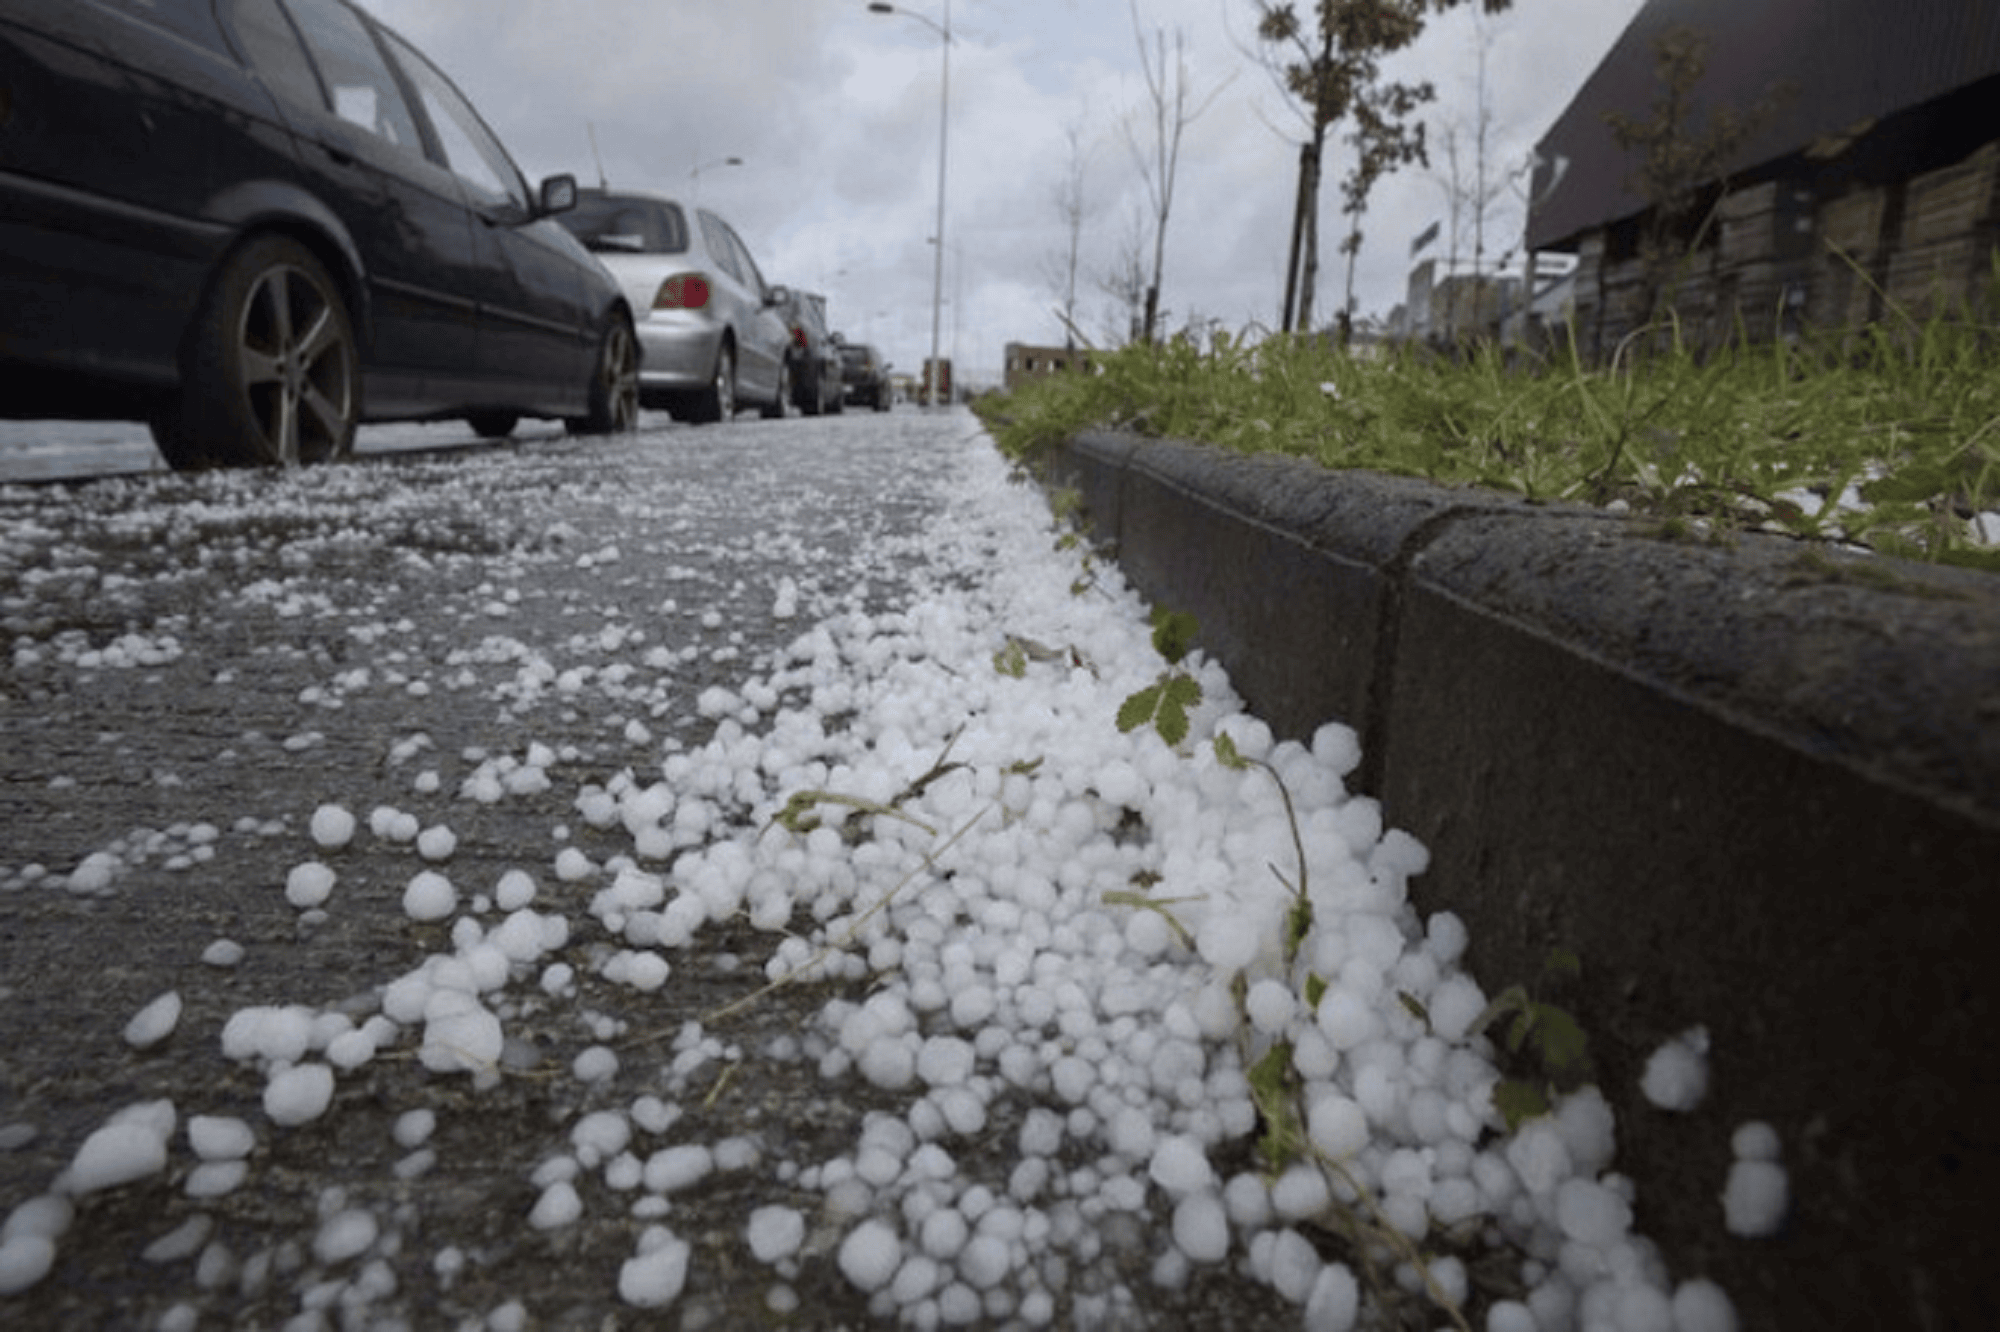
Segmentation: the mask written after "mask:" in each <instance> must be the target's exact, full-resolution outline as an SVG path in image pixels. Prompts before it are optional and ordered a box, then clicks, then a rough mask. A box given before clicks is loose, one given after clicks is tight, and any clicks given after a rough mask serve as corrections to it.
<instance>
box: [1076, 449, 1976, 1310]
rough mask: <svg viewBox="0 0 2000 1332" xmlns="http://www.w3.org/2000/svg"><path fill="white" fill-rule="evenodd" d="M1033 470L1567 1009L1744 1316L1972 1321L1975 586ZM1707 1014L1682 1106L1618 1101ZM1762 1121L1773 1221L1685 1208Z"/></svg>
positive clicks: (1513, 517)
mask: <svg viewBox="0 0 2000 1332" xmlns="http://www.w3.org/2000/svg"><path fill="white" fill-rule="evenodd" d="M1048 480H1049V482H1050V483H1051V484H1053V485H1057V486H1063V487H1068V488H1073V489H1075V490H1076V491H1078V492H1079V493H1080V495H1081V498H1082V501H1083V508H1084V522H1085V525H1086V528H1087V529H1088V530H1089V531H1090V532H1091V533H1092V534H1093V536H1094V537H1095V538H1096V539H1097V540H1098V541H1100V542H1101V543H1104V544H1105V545H1107V546H1108V547H1109V549H1110V550H1111V552H1112V553H1113V554H1114V556H1115V558H1116V560H1117V562H1118V565H1119V567H1120V568H1121V570H1122V571H1123V572H1124V574H1125V575H1126V577H1127V578H1128V579H1129V580H1130V581H1131V582H1132V583H1133V584H1134V585H1135V586H1136V587H1137V588H1138V589H1139V590H1140V592H1141V593H1142V594H1143V595H1145V596H1146V597H1147V598H1148V599H1150V600H1152V601H1153V602H1155V603H1156V604H1159V605H1163V606H1167V607H1170V608H1172V609H1174V610H1180V611H1187V612H1190V613H1192V614H1193V615H1195V616H1196V617H1197V619H1198V620H1199V621H1200V624H1201V640H1200V642H1201V646H1202V647H1203V648H1204V649H1205V650H1206V651H1208V652H1209V653H1210V654H1211V655H1213V656H1214V657H1216V658H1217V659H1218V660H1220V661H1221V662H1222V663H1223V665H1224V666H1225V667H1226V668H1227V669H1228V670H1229V672H1230V676H1231V679H1232V682H1233V683H1234V684H1235V686H1236V688H1237V690H1238V692H1240V693H1241V694H1242V695H1243V696H1244V698H1245V699H1246V700H1247V702H1248V703H1249V705H1250V706H1251V708H1252V709H1253V710H1254V711H1256V712H1257V713H1258V715H1260V716H1262V717H1263V718H1265V719H1266V720H1267V721H1269V722H1270V723H1271V724H1272V726H1273V728H1274V729H1275V730H1277V731H1278V733H1279V734H1280V735H1281V736H1288V737H1297V738H1304V737H1307V736H1309V735H1310V734H1311V732H1312V731H1313V730H1314V729H1316V728H1317V727H1318V726H1319V725H1321V724H1323V723H1325V722H1327V721H1341V722H1345V723H1346V724H1348V725H1350V726H1353V727H1355V728H1356V729H1357V730H1358V731H1360V733H1361V736H1362V741H1363V750H1364V763H1363V768H1362V770H1361V771H1360V772H1359V773H1358V774H1357V775H1356V788H1357V789H1358V790H1360V791H1362V792H1364V793H1366V794H1369V795H1372V796H1374V797H1376V798H1378V799H1379V800H1380V801H1381V802H1382V805H1383V812H1384V816H1385V819H1386V820H1387V822H1388V823H1389V824H1390V825H1391V826H1395V827H1401V828H1405V829H1407V830H1408V831H1410V832H1411V833H1412V834H1414V835H1415V836H1417V837H1418V838H1419V839H1421V840H1422V841H1423V842H1424V843H1425V844H1426V845H1427V846H1428V847H1429V848H1430V850H1431V856H1432V859H1431V865H1430V868H1429V870H1428V871H1427V872H1426V873H1425V874H1424V875H1423V876H1421V877H1420V878H1419V879H1418V880H1417V881H1416V882H1415V884H1414V885H1413V888H1412V893H1413V896H1414V897H1415V899H1416V901H1417V904H1418V906H1419V907H1420V909H1421V910H1423V911H1425V912H1431V911H1437V910H1443V909H1449V910H1452V911H1455V912H1457V913H1458V914H1459V915H1461V916H1463V917H1464V918H1465V919H1466V922H1467V924H1468V926H1469V927H1470V930H1471V936H1472V941H1473V942H1472V948H1471V953H1470V957H1469V965H1470V967H1471V969H1472V971H1473V973H1474V974H1475V975H1476V976H1478V977H1479V978H1480V980H1481V982H1482V983H1483V984H1484V985H1485V986H1486V987H1487V989H1488V990H1489V992H1494V991H1497V990H1499V989H1500V988H1502V987H1504V986H1505V985H1507V984H1510V983H1513V982H1516V981H1521V982H1526V983H1529V984H1531V985H1534V984H1537V983H1538V981H1539V980H1541V979H1542V978H1543V972H1544V966H1545V961H1546V958H1547V957H1548V954H1549V952H1550V950H1551V949H1552V948H1555V947H1561V948H1566V949H1568V950H1570V951H1572V952H1574V953H1575V954H1576V955H1577V956H1578V957H1579V958H1581V960H1582V963H1583V971H1582V975H1581V976H1580V977H1576V978H1573V979H1568V980H1561V981H1557V982H1548V983H1549V984H1550V985H1552V986H1553V988H1550V989H1547V990H1544V991H1539V992H1541V993H1545V994H1546V996H1547V997H1548V998H1550V999H1552V1000H1553V1001H1555V1002H1559V1003H1561V1004H1562V1005H1563V1006H1564V1007H1566V1008H1568V1009H1569V1010H1570V1011H1571V1012H1572V1013H1574V1014H1575V1015H1576V1016H1577V1017H1578V1018H1579V1019H1580V1020H1582V1022H1583V1024H1584V1026H1585V1028H1586V1030H1587V1031H1588V1033H1589V1035H1590V1038H1591V1054H1592V1059H1593V1063H1594V1066H1595V1072H1596V1074H1597V1081H1598V1083H1599V1085H1600V1087H1601V1088H1602V1089H1603V1091H1604V1093H1605V1095H1606V1096H1607V1097H1608V1098H1609V1099H1610V1100H1611V1102H1612V1103H1613V1105H1614V1106H1615V1107H1616V1109H1617V1111H1618V1123H1619V1143H1618V1163H1617V1168H1618V1169H1619V1170H1620V1171H1621V1172H1623V1173H1625V1174H1628V1175H1630V1176H1631V1177H1632V1178H1633V1179H1634V1180H1635V1182H1636V1183H1637V1184H1638V1187H1639V1202H1638V1221H1637V1223H1636V1224H1637V1228H1638V1229H1639V1230H1640V1231H1641V1232H1642V1233H1644V1234H1645V1235H1647V1236H1648V1237H1650V1238H1652V1239H1653V1240H1655V1241H1656V1242H1658V1243H1659V1244H1660V1245H1661V1247H1662V1249H1663V1250H1664V1251H1665V1252H1666V1254H1667V1256H1668V1258H1669V1260H1670V1263H1671V1266H1672V1267H1673V1270H1674V1271H1675V1273H1676V1274H1677V1275H1679V1276H1683V1277H1686V1276H1693V1275H1708V1276H1712V1277H1713V1278H1715V1279H1716V1280H1718V1281H1721V1282H1722V1283H1723V1284H1724V1286H1725V1287H1726V1288H1727V1289H1728V1290H1729V1291H1730V1293H1731V1295H1732V1296H1733V1297H1734V1299H1735V1301H1736V1304H1737V1308H1738V1312H1739V1314H1740V1315H1741V1317H1742V1325H1743V1326H1744V1327H1746V1328H1798V1329H1814V1330H1815V1332H1817V1330H1818V1329H1823V1328H1828V1327H1842V1326H1845V1327H1854V1326H1864V1325H1865V1326H1879V1327H1890V1326H1897V1327H1909V1328H1926V1329H1927V1328H1945V1327H1959V1326H1964V1327H1972V1326H1990V1325H1993V1324H1994V1323H1995V1321H1996V1309H2000V1284H1996V1280H1995V1277H1994V1272H1993V1266H1992V1263H1991V1261H1990V1257H1989V1254H1988V1247H1989V1246H1988V1245H1987V1243H1986V1241H1985V1235H1986V1224H1985V1218H1984V1212H1985V1209H1986V1202H1987V1200H1988V1199H1990V1198H1992V1197H1994V1196H2000V1160H1996V1152H1995V1148H1996V1145H2000V1094H1996V1087H2000V1076H1996V1075H2000V1058H1996V1055H1995V1049H1996V1045H2000V1042H1996V1040H1995V1038H1994V1036H1993V1024H1994V1020H1995V1018H1996V1017H1997V1016H2000V1003H1996V998H2000V979H1996V978H2000V967H1996V966H1994V965H1993V964H1992V963H1991V962H1989V960H1988V959H1987V958H1986V957H1985V956H1984V953H1985V949H1984V948H1983V947H1982V946H1981V941H1982V939H1983V938H1984V937H1986V935H1985V934H1984V932H1982V931H1981V929H1980V927H1979V926H1978V924H1977V922H1978V920H1980V919H1983V918H1984V913H1983V911H1982V910H1981V909H1980V907H1981V900H1982V899H1983V898H1984V896H1985V895H1986V894H1987V893H1989V892H1994V891H1995V890H2000V579H1994V578H1992V577H1991V576H1989V575H1981V574H1970V573H1966V572H1963V571H1958V570H1950V569H1937V568H1932V567H1929V566H1923V565H1915V564H1909V563H1905V562H1900V561H1892V560H1879V559H1867V558H1860V557H1849V556H1845V555H1839V554H1822V553H1819V552H1816V551H1812V550H1808V549H1807V548H1805V547H1802V546H1801V545H1799V544H1797V543H1795V542H1791V541H1788V540H1784V539H1781V538H1776V537H1766V536H1762V535H1746V536H1743V537H1741V538H1739V539H1737V540H1734V541H1732V542H1730V543H1728V544H1726V545H1710V544H1706V543H1696V542H1689V541H1670V540H1667V539H1665V538H1664V537H1663V536H1662V535H1661V534H1660V533H1659V532H1658V530H1657V529H1656V528H1654V527H1653V526H1651V525H1649V524H1646V523H1643V522H1639V521H1634V520H1628V519H1620V518H1617V517H1615V516H1609V515H1605V514H1602V513H1600V512H1597V511H1595V510H1585V509H1571V508H1560V507H1551V506H1541V505H1531V504H1528V503H1525V502H1523V501H1519V500H1513V499H1509V498H1507V497H1505V496H1501V495H1495V494H1489V493H1486V492H1476V491H1467V490H1457V489H1448V488H1444V487H1439V486H1433V485H1429V484H1426V483H1423V482H1418V481H1409V480H1403V479H1399V478H1391V477H1382V476H1375V475H1369V474H1359V473H1333V472H1327V471H1325V470H1324V469H1321V468H1318V467H1316V466H1314V465H1312V464H1310V463H1305V462H1302V461H1299V460H1295V459H1285V458H1275V457H1243V456H1240V455H1235V454H1229V453H1224V452H1221V451H1218V450H1214V449H1209V448H1205V447H1201V446H1198V445H1192V444H1184V443H1177V442H1172V441H1152V440H1143V441H1142V440H1140V439H1138V438H1136V437H1133V436H1128V435H1116V434H1085V435H1082V436H1079V437H1078V438H1076V439H1074V440H1072V441H1070V442H1069V443H1068V444H1067V446H1065V447H1064V448H1062V449H1061V450H1059V451H1058V453H1057V455H1056V457H1055V458H1054V460H1053V461H1052V463H1051V465H1050V469H1049V473H1048ZM1696 1024H1701V1025H1704V1026H1706V1027H1707V1028H1708V1031H1709V1033H1710V1036H1711V1039H1712V1042H1713V1048H1712V1052H1711V1057H1710V1075H1711V1082H1710V1091H1709V1095H1708V1097H1707V1099H1706V1100H1705V1101H1704V1102H1703V1103H1702V1105H1701V1106H1700V1107H1699V1108H1698V1109H1697V1110H1696V1111H1694V1112H1693V1113H1691V1114H1672V1113H1668V1112H1665V1111H1662V1110H1659V1109H1657V1108H1655V1107H1653V1106H1652V1105H1651V1104H1650V1103H1648V1102H1647V1101H1646V1100H1645V1098H1644V1096H1643V1095H1642V1094H1641V1093H1640V1091H1639V1079H1640V1075H1641V1073H1642V1072H1643V1069H1644V1066H1645V1061H1646V1059H1647V1057H1648V1056H1649V1055H1650V1054H1651V1053H1652V1051H1653V1050H1654V1049H1656V1048H1657V1047H1658V1046H1659V1045H1660V1044H1661V1043H1662V1042H1664V1041H1665V1040H1667V1039H1668V1038H1670V1037H1672V1036H1674V1035H1676V1034H1678V1033H1680V1032H1682V1031H1684V1030H1686V1029H1687V1028H1689V1027H1692V1026H1694V1025H1696ZM1752 1119H1760V1120H1765V1121H1767V1122H1769V1123H1771V1124H1772V1125H1774V1126H1775V1127H1776V1128H1777V1129H1778V1131H1779V1134H1780V1136H1781V1138H1782V1140H1783V1143H1784V1164H1785V1165H1786V1167H1787V1169H1788V1171H1789V1172H1790V1180H1791V1189H1792V1198H1793V1205H1792V1212H1791V1217H1790V1219H1789V1221H1788V1223H1787V1225H1786V1227H1785V1229H1784V1230H1783V1232H1782V1233H1780V1234H1779V1235H1777V1236H1774V1237H1770V1238H1765V1239H1742V1238H1738V1237H1735V1236H1731V1235H1729V1234H1728V1233H1727V1232H1726V1230H1725V1228H1724V1226H1723V1216H1722V1209H1721V1206H1720V1203H1719V1202H1718V1201H1717V1200H1718V1197H1719V1195H1720V1194H1721V1192H1722V1189H1723V1185H1724V1182H1725V1180H1726V1178H1727V1175H1728V1170H1729V1165H1730V1161H1731V1155H1730V1147H1729V1138H1730V1134H1731V1132H1732V1130H1734V1129H1735V1128H1736V1126H1737V1125H1739V1124H1741V1123H1743V1122H1744V1121H1747V1120H1752Z"/></svg>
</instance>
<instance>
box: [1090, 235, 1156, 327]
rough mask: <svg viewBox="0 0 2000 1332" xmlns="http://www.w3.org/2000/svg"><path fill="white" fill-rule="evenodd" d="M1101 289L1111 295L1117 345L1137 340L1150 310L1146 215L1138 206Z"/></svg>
mask: <svg viewBox="0 0 2000 1332" xmlns="http://www.w3.org/2000/svg"><path fill="white" fill-rule="evenodd" d="M1097 286H1098V290H1100V291H1102V292H1103V293H1104V294H1105V295H1107V296H1109V297H1110V298H1111V318H1110V320H1109V322H1108V324H1107V325H1106V327H1107V329H1108V331H1109V333H1110V337H1109V338H1108V341H1109V342H1110V343H1111V345H1113V346H1119V345H1122V344H1124V343H1128V342H1137V341H1138V340H1139V337H1140V334H1141V332H1142V327H1143V323H1144V319H1145V310H1146V290H1147V287H1146V219H1145V217H1144V216H1143V215H1142V214H1141V213H1139V212H1138V211H1137V210H1134V211H1133V212H1132V214H1131V215H1130V217H1129V218H1128V220H1127V225H1126V229H1125V236H1124V238H1123V239H1122V240H1121V241H1120V242H1119V244H1118V255H1117V258H1116V259H1115V260H1114V261H1113V264H1112V266H1111V267H1110V268H1109V269H1107V270H1106V271H1105V272H1103V273H1101V274H1099V275H1098V279H1097Z"/></svg>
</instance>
